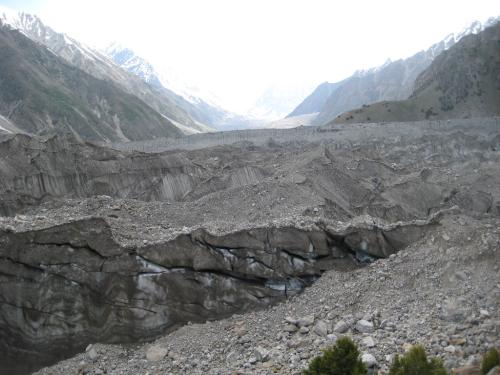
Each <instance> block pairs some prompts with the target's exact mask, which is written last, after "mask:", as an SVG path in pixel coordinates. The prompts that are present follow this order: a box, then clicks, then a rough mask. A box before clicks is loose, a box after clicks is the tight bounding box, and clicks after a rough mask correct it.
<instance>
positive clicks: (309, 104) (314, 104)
mask: <svg viewBox="0 0 500 375" xmlns="http://www.w3.org/2000/svg"><path fill="white" fill-rule="evenodd" d="M342 83H343V81H342V82H337V83H330V82H323V83H322V84H321V85H319V86H318V87H316V89H315V90H314V91H313V92H312V94H310V95H309V96H308V97H307V98H305V99H304V100H303V101H302V103H300V104H299V105H298V106H297V107H296V108H295V109H294V110H293V111H292V112H291V113H290V114H289V115H288V116H287V117H295V116H301V115H308V114H312V113H319V112H321V110H322V109H323V107H324V106H325V103H326V101H327V100H328V98H329V97H330V95H331V94H332V93H333V92H334V91H335V89H337V87H339V86H340V85H342Z"/></svg>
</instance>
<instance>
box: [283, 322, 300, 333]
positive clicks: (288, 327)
mask: <svg viewBox="0 0 500 375" xmlns="http://www.w3.org/2000/svg"><path fill="white" fill-rule="evenodd" d="M297 330H298V328H297V326H296V325H295V324H286V325H285V327H284V328H283V331H285V332H290V333H293V332H297Z"/></svg>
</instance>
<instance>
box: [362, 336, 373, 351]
mask: <svg viewBox="0 0 500 375" xmlns="http://www.w3.org/2000/svg"><path fill="white" fill-rule="evenodd" d="M361 343H362V344H363V345H364V346H366V347H368V348H373V347H374V346H375V340H374V339H373V337H371V336H366V337H363V339H362V340H361Z"/></svg>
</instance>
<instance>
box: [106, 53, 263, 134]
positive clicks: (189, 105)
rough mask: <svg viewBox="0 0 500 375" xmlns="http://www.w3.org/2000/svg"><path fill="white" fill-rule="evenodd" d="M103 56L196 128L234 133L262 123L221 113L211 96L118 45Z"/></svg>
mask: <svg viewBox="0 0 500 375" xmlns="http://www.w3.org/2000/svg"><path fill="white" fill-rule="evenodd" d="M105 53H106V55H107V56H109V58H111V59H112V60H113V62H114V63H115V64H117V65H119V66H120V67H121V68H123V69H124V70H126V71H128V72H129V73H131V74H133V75H135V76H137V77H139V78H140V79H141V80H143V81H145V82H147V83H148V84H149V85H151V86H152V87H154V89H155V91H156V92H163V93H165V95H169V96H170V97H172V98H173V101H174V103H175V104H176V105H177V106H178V107H180V108H182V109H183V110H184V111H185V112H186V113H187V114H188V115H189V116H190V117H191V118H193V119H194V120H195V121H196V122H197V123H198V124H210V126H211V127H213V128H215V129H217V130H234V129H245V128H252V127H258V126H260V125H261V124H262V123H263V121H262V120H260V119H257V118H253V117H249V116H242V115H238V114H236V113H232V112H230V111H227V110H225V109H223V108H222V107H221V106H220V105H219V104H218V103H217V100H216V99H215V98H214V97H213V94H210V93H203V92H201V90H199V89H198V88H195V87H190V86H189V85H188V84H186V83H185V82H183V81H182V80H181V79H180V78H179V77H177V75H176V74H175V73H174V72H173V71H171V70H170V69H169V71H168V72H166V74H164V73H163V70H162V72H160V71H159V70H157V69H156V68H155V67H154V66H153V65H152V64H151V63H150V62H149V61H147V60H146V59H144V58H142V57H141V56H139V55H137V54H136V53H135V52H134V51H133V50H131V49H130V48H127V47H124V46H122V45H121V44H119V43H113V44H111V45H110V46H109V47H108V48H106V49H105ZM164 70H165V69H164ZM200 95H202V96H203V98H202V97H201V96H200ZM207 130H208V129H207Z"/></svg>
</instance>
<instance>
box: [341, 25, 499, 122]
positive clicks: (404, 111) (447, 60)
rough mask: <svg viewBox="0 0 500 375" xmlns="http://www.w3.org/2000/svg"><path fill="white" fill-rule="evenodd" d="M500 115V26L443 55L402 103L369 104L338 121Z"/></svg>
mask: <svg viewBox="0 0 500 375" xmlns="http://www.w3.org/2000/svg"><path fill="white" fill-rule="evenodd" d="M499 114H500V22H499V23H496V24H495V25H494V26H491V27H488V28H486V29H485V30H484V31H482V32H481V33H479V34H477V35H468V36H466V37H464V38H462V40H460V42H458V43H457V44H456V45H455V46H453V47H452V48H450V49H449V50H448V51H445V52H443V53H442V54H441V55H439V56H438V57H437V58H436V59H435V60H434V61H433V63H432V64H431V65H430V66H429V68H428V69H426V70H425V71H424V72H422V74H420V75H419V76H418V78H417V79H416V81H415V89H414V91H413V93H412V95H411V96H410V97H409V98H408V99H407V100H403V101H389V102H380V103H375V104H372V105H365V106H363V107H361V108H358V109H356V110H354V111H350V112H347V113H344V114H342V115H341V116H339V117H338V118H337V119H335V122H337V123H345V122H351V123H352V122H378V121H415V120H422V119H450V118H470V117H484V116H496V115H499Z"/></svg>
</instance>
